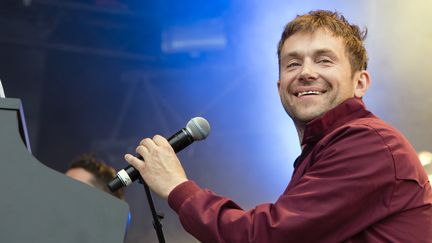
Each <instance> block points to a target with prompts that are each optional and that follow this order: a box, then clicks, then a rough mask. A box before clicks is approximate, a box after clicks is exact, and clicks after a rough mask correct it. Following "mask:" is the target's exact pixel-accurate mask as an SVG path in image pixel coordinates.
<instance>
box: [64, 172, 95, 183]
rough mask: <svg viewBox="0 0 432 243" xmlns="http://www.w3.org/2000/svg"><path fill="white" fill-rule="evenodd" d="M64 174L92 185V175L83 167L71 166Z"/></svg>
mask: <svg viewBox="0 0 432 243" xmlns="http://www.w3.org/2000/svg"><path fill="white" fill-rule="evenodd" d="M66 175H67V176H69V177H71V178H74V179H75V180H78V181H81V182H84V183H86V184H88V185H90V186H93V184H94V183H93V181H94V176H93V174H91V173H90V172H88V171H87V170H85V169H83V168H72V169H69V170H68V171H67V172H66Z"/></svg>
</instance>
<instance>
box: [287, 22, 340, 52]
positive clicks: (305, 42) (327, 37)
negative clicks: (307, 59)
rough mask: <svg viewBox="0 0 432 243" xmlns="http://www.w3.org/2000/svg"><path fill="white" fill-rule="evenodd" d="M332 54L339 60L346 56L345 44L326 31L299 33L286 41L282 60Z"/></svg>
mask: <svg viewBox="0 0 432 243" xmlns="http://www.w3.org/2000/svg"><path fill="white" fill-rule="evenodd" d="M323 51H327V52H331V53H333V54H334V55H336V56H338V57H339V58H341V57H344V56H345V54H346V53H345V42H344V40H343V38H342V37H337V36H334V35H333V34H332V33H331V32H330V31H328V30H326V29H318V30H316V31H314V32H298V33H295V34H294V35H292V36H290V37H289V38H288V39H286V40H285V42H284V44H283V46H282V50H281V59H283V58H284V57H286V56H289V55H292V54H299V55H308V54H311V55H312V54H315V53H316V52H323Z"/></svg>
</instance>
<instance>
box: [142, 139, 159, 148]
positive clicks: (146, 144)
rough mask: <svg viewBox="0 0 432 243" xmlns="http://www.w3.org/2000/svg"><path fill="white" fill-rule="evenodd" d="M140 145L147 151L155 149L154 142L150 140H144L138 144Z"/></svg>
mask: <svg viewBox="0 0 432 243" xmlns="http://www.w3.org/2000/svg"><path fill="white" fill-rule="evenodd" d="M140 145H142V146H144V147H146V148H147V149H148V150H149V151H151V150H153V149H155V148H156V147H157V146H156V144H155V142H154V141H153V140H152V139H150V138H145V139H143V140H142V141H141V142H140Z"/></svg>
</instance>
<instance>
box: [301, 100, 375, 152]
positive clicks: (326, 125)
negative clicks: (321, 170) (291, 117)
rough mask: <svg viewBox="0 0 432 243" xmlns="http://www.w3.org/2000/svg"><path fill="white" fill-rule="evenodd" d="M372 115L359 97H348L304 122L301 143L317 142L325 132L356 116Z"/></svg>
mask: <svg viewBox="0 0 432 243" xmlns="http://www.w3.org/2000/svg"><path fill="white" fill-rule="evenodd" d="M366 115H372V113H371V112H369V111H368V110H366V107H365V105H364V103H363V101H362V100H361V99H359V98H355V97H354V98H349V99H347V100H345V101H344V102H342V103H341V104H339V105H337V106H336V107H335V108H333V109H331V110H329V111H327V112H326V113H324V115H322V116H320V117H318V118H315V119H314V120H312V121H310V122H308V123H307V124H306V127H305V130H304V133H303V139H302V143H301V145H302V146H303V145H310V144H314V143H316V142H318V141H319V140H320V139H321V138H322V137H324V136H325V135H326V134H328V133H330V132H331V131H333V130H334V129H336V128H338V127H340V126H341V125H343V124H345V123H347V122H349V121H352V120H354V119H356V118H360V117H364V116H366Z"/></svg>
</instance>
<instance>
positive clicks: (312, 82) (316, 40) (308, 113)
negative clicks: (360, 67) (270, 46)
mask: <svg viewBox="0 0 432 243" xmlns="http://www.w3.org/2000/svg"><path fill="white" fill-rule="evenodd" d="M280 58H281V59H280V65H281V66H280V77H279V81H278V90H279V96H280V98H281V101H282V104H283V106H284V108H285V110H286V111H287V113H288V115H289V116H290V117H291V118H292V119H293V120H294V122H295V124H296V125H304V124H306V123H307V122H309V121H311V120H313V119H315V118H317V117H319V116H321V115H322V114H323V113H325V112H327V111H328V110H330V109H332V108H334V107H335V106H337V105H338V104H340V103H342V102H343V101H344V100H346V99H348V98H350V97H354V94H355V87H356V83H357V81H356V80H357V79H358V77H359V74H358V73H359V72H356V73H355V74H354V75H352V72H351V65H350V62H349V59H348V56H347V54H346V51H345V44H344V42H343V39H342V38H339V37H334V36H333V35H332V34H331V33H330V32H328V31H326V30H325V29H319V30H317V31H315V32H313V33H306V32H299V33H296V34H294V35H292V36H291V37H289V38H288V39H287V40H286V41H285V43H284V44H283V47H282V50H281V54H280Z"/></svg>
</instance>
